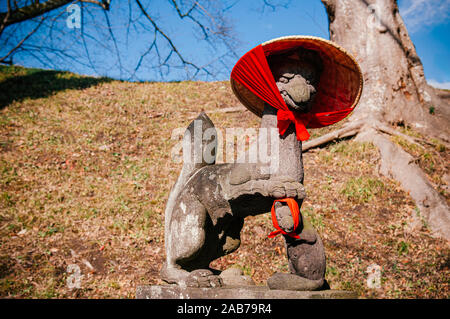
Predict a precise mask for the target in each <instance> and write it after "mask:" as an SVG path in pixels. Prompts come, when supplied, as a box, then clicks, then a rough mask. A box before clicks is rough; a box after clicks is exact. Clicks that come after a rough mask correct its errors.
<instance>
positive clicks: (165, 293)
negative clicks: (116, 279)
mask: <svg viewBox="0 0 450 319" xmlns="http://www.w3.org/2000/svg"><path fill="white" fill-rule="evenodd" d="M357 297H358V296H357V294H356V293H355V292H353V291H343V290H320V291H292V290H271V289H269V288H268V287H267V286H248V287H222V288H189V287H180V286H177V285H161V286H138V287H137V288H136V299H355V298H357Z"/></svg>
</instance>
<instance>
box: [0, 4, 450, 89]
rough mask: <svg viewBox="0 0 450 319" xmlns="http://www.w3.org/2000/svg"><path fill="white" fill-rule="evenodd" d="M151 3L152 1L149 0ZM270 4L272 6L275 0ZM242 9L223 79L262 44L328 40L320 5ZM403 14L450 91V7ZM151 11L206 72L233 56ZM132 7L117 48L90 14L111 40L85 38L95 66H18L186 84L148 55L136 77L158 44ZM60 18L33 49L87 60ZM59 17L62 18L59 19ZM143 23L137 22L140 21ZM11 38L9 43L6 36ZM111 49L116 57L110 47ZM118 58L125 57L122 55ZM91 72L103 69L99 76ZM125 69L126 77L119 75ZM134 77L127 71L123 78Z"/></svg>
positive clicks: (93, 31) (96, 16) (429, 72)
mask: <svg viewBox="0 0 450 319" xmlns="http://www.w3.org/2000/svg"><path fill="white" fill-rule="evenodd" d="M142 2H143V3H144V2H145V1H142ZM269 2H270V1H269ZM5 3H6V1H5V0H0V10H1V11H4V8H5ZM228 3H231V4H234V5H233V6H232V7H231V8H229V9H228V10H227V11H226V13H225V18H226V19H227V21H228V23H229V24H230V25H232V27H233V33H234V36H235V38H237V39H239V41H237V42H236V43H234V44H236V45H235V52H236V55H235V56H228V57H227V58H226V59H225V60H224V62H225V65H224V66H222V67H220V66H219V69H218V70H219V71H220V72H218V73H217V78H216V79H219V80H226V79H228V78H229V72H230V71H231V68H232V67H233V65H234V63H235V62H236V61H237V59H238V58H239V56H241V55H242V54H244V53H245V52H247V51H248V50H249V49H251V48H253V47H254V46H256V45H258V44H259V43H261V42H264V41H267V40H269V39H272V38H275V37H279V36H284V35H290V34H302V35H314V36H319V37H323V38H328V19H327V16H326V12H325V9H324V6H323V5H322V3H321V2H320V0H297V1H295V0H291V1H290V4H289V6H288V8H284V7H277V8H276V10H275V11H273V10H272V9H271V8H270V7H267V6H266V7H264V6H263V0H252V1H244V0H240V1H236V0H231V1H230V0H229V2H228ZM398 3H399V7H400V13H401V15H402V17H403V19H404V21H405V24H406V26H407V28H408V31H409V34H410V36H411V38H412V41H413V42H414V44H415V46H416V49H417V52H418V55H419V57H420V58H421V60H422V62H423V64H424V69H425V75H426V78H427V80H428V81H429V82H431V83H432V84H433V85H435V86H440V87H446V88H450V64H449V61H450V53H449V52H450V50H449V49H450V37H449V34H450V0H399V1H398ZM151 4H152V6H151V8H150V9H149V10H148V11H149V13H150V14H151V15H152V17H155V19H156V21H157V22H158V23H159V24H160V25H161V26H162V27H163V28H164V30H165V32H167V34H169V35H170V37H171V38H172V40H173V42H174V43H175V45H176V46H177V48H178V49H179V50H180V51H181V52H183V55H184V56H185V57H186V58H187V59H189V60H191V61H194V62H195V63H196V64H198V65H205V64H207V63H209V62H210V61H214V60H215V59H217V57H219V56H221V55H222V54H223V53H224V52H226V51H227V48H225V47H223V46H220V45H219V46H218V47H217V48H216V49H212V48H211V47H210V46H208V45H207V44H205V43H204V42H202V41H199V32H198V29H197V30H194V29H192V28H191V24H189V23H187V22H186V21H180V19H179V18H177V16H176V12H175V10H174V8H173V7H172V6H171V5H170V4H169V2H168V1H167V0H157V1H152V2H151ZM127 6H128V2H127V1H120V2H119V0H113V1H112V3H111V11H110V13H109V23H110V24H111V28H112V29H113V31H114V34H115V38H116V42H117V48H116V47H115V46H114V44H113V43H112V41H111V36H110V33H109V32H108V29H107V28H106V27H105V25H106V20H105V16H104V14H103V13H102V11H101V10H95V11H93V14H92V15H84V16H83V21H85V22H86V28H85V29H84V31H85V32H86V34H90V35H95V36H93V37H96V38H98V39H101V38H102V37H105V38H109V39H108V40H105V42H104V43H102V42H101V41H95V40H93V39H90V38H89V37H85V39H84V41H86V43H88V44H89V59H87V58H85V59H84V60H83V61H84V64H78V63H73V62H71V61H70V60H69V61H67V60H64V59H62V58H61V57H58V56H50V58H49V59H48V60H45V59H44V58H41V57H40V55H39V54H40V52H39V51H37V50H35V51H31V54H30V53H29V52H23V53H19V54H17V55H16V56H15V57H14V63H16V64H18V65H23V66H27V67H41V68H53V69H61V70H69V71H72V72H75V73H80V74H89V75H106V76H110V77H113V78H122V79H132V80H146V81H151V80H183V77H185V71H184V70H182V69H177V68H171V69H164V68H163V72H162V73H163V76H162V77H161V73H159V70H156V69H154V68H151V65H152V62H154V61H155V59H156V56H155V55H153V56H152V55H150V54H149V55H148V56H146V58H144V60H143V61H142V62H141V67H140V68H139V69H138V72H136V73H135V74H133V72H134V69H135V67H136V66H137V63H138V61H139V57H140V56H141V55H142V53H143V52H145V51H146V50H147V49H148V47H149V43H151V40H152V39H151V36H150V35H151V33H149V32H147V31H146V30H145V28H144V27H142V26H136V27H135V28H133V29H131V31H130V32H129V33H127V32H125V31H124V30H125V29H126V27H125V26H126V25H127V22H128V16H126V14H125V13H124V12H127V11H126V9H127ZM59 13H60V15H59V16H58V17H57V18H56V19H55V24H56V25H57V26H59V29H60V30H63V32H62V33H61V34H59V35H54V34H52V35H50V34H49V31H48V30H49V27H45V26H44V27H41V28H40V29H39V31H38V32H36V33H35V34H34V35H33V36H32V37H31V38H30V39H29V41H28V43H29V45H31V48H33V45H41V46H49V45H50V43H52V44H53V45H55V46H57V47H62V48H65V49H67V50H72V52H73V53H74V54H84V55H86V54H85V53H86V52H85V49H84V47H83V46H82V43H83V42H82V40H83V39H82V38H81V37H80V30H79V29H68V28H67V25H66V20H67V17H68V15H69V13H68V12H65V11H64V10H61V11H60V12H59ZM55 17H56V14H55ZM136 17H137V15H136ZM33 23H34V24H36V22H30V23H28V24H27V27H28V29H27V28H25V29H24V30H22V29H23V28H22V29H19V28H18V29H12V28H11V30H10V31H9V32H14V35H16V36H20V35H21V32H22V34H26V33H27V32H28V30H30V28H32V27H33ZM4 35H5V34H3V35H2V36H3V37H4ZM158 41H159V42H158V43H160V51H161V52H160V54H161V55H162V56H164V54H165V53H167V52H168V51H167V50H166V52H165V51H164V49H165V48H164V43H163V42H162V40H161V39H160V40H158ZM11 45H12V43H10V44H9V46H8V45H4V46H3V47H0V55H1V56H3V55H4V54H5V53H6V52H8V49H9V48H10V47H11ZM104 46H105V47H106V46H107V47H108V50H106V49H105V47H104ZM117 51H118V52H119V54H117ZM91 65H94V66H95V70H93V69H92V67H91ZM119 65H122V68H121V69H122V72H120V71H119V69H120V68H119V67H118V66H119ZM123 70H126V71H123ZM198 79H200V80H211V79H213V78H210V77H199V78H198Z"/></svg>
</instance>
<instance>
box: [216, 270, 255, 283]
mask: <svg viewBox="0 0 450 319" xmlns="http://www.w3.org/2000/svg"><path fill="white" fill-rule="evenodd" d="M219 277H220V278H221V279H222V282H223V284H224V285H225V286H233V287H243V286H244V287H245V286H254V285H255V282H254V281H253V279H252V278H251V277H250V276H246V275H244V272H243V271H242V269H239V268H236V267H231V268H228V269H226V270H224V271H222V272H221V274H220V275H219Z"/></svg>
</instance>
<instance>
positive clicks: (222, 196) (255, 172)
mask: <svg viewBox="0 0 450 319" xmlns="http://www.w3.org/2000/svg"><path fill="white" fill-rule="evenodd" d="M317 59H319V60H320V57H318V56H317V54H315V53H314V52H310V51H308V50H306V51H305V50H298V51H296V52H289V53H286V54H285V55H284V56H278V57H277V58H276V59H273V60H271V61H269V62H270V64H271V68H273V69H274V70H275V73H276V74H277V76H276V81H277V85H278V88H279V90H280V92H281V93H282V96H283V98H284V99H285V102H286V103H287V105H288V107H289V108H291V109H292V110H294V111H298V112H307V111H309V108H310V106H311V105H312V104H311V103H312V101H313V98H314V94H315V92H316V89H315V86H316V85H317V84H318V80H319V74H320V69H321V67H320V63H318V62H317ZM261 128H262V129H264V130H262V131H265V132H267V131H270V132H274V131H275V132H276V134H275V135H274V136H272V134H270V138H268V139H267V137H269V133H267V136H266V140H265V141H264V140H261V141H260V140H259V139H258V143H257V144H258V145H257V146H258V148H257V149H258V150H259V151H258V153H261V150H265V153H266V155H265V156H263V157H267V158H268V159H270V161H267V159H266V158H264V160H263V158H259V157H258V160H257V161H256V163H255V162H252V163H247V162H246V163H240V164H239V163H234V164H215V155H216V153H217V152H216V148H217V131H216V130H215V128H214V124H213V123H212V121H211V120H210V119H209V118H208V116H207V115H206V114H205V113H201V114H200V115H199V117H197V119H196V120H194V121H193V122H192V123H191V124H190V125H189V126H188V128H187V130H186V132H185V138H184V141H185V143H184V145H183V146H189V147H186V152H187V153H186V154H185V155H187V156H188V158H190V159H197V161H194V163H192V161H191V162H189V161H184V163H183V168H182V170H181V173H180V176H179V178H178V180H177V182H176V184H175V186H174V188H173V189H172V191H171V193H170V196H169V200H168V202H167V206H166V211H165V245H166V262H165V263H164V265H163V267H162V268H161V272H160V274H161V279H162V280H164V281H165V282H167V283H169V284H174V283H176V284H178V285H179V286H181V287H191V288H204V287H215V288H217V287H220V286H222V285H223V284H225V285H228V286H230V285H232V286H241V285H245V284H249V283H251V282H252V281H251V278H246V277H245V276H242V275H239V274H238V275H233V274H231V275H230V274H227V273H225V274H223V275H222V276H221V277H219V275H218V274H217V273H214V274H213V273H211V272H210V271H209V270H208V268H209V265H210V263H211V262H212V261H213V260H215V259H217V258H220V257H222V256H225V255H227V254H229V253H231V252H233V251H235V250H236V249H238V247H239V245H240V243H241V239H240V232H241V229H242V227H243V224H244V219H245V218H246V217H247V216H252V215H258V214H262V213H266V212H269V211H270V210H271V207H272V204H273V202H274V200H275V199H278V198H284V197H289V198H293V199H294V200H295V201H296V202H297V204H298V205H299V207H300V206H301V204H302V201H303V199H304V198H305V196H306V193H305V189H304V187H303V184H302V183H303V161H302V144H301V141H299V140H298V139H297V135H296V129H295V126H294V124H291V125H290V126H289V127H288V128H287V129H286V131H284V132H283V135H282V136H280V135H279V134H278V133H279V130H278V120H277V110H276V109H275V108H273V107H272V106H270V105H268V104H266V105H265V109H264V112H263V115H262V120H261ZM266 129H269V130H266ZM202 136H208V137H210V139H205V138H202ZM266 142H267V143H266ZM263 146H264V147H263ZM206 150H209V151H207V152H206V154H208V155H211V156H208V160H206V159H205V158H203V157H201V156H202V154H203V155H205V151H206ZM183 151H184V150H183ZM189 152H190V153H189ZM263 153H264V152H263ZM198 157H200V158H198ZM245 158H250V157H247V156H246V157H245ZM269 163H270V164H269ZM277 215H278V216H279V217H280V225H281V227H282V228H284V229H291V228H292V227H293V221H292V216H291V214H290V210H289V208H287V207H278V208H277ZM297 227H298V229H296V230H295V231H297V230H298V231H299V232H301V234H300V235H301V237H300V239H299V240H291V239H289V238H285V239H286V251H287V252H288V259H289V268H290V272H291V273H292V274H293V275H294V276H295V275H296V276H299V277H302V278H304V280H303V281H302V282H303V284H302V285H299V284H298V283H299V280H300V279H299V280H296V281H295V282H297V285H296V290H300V288H301V290H306V289H310V290H316V289H318V288H320V287H322V284H321V283H323V282H324V275H325V254H324V252H323V245H322V242H321V240H320V237H319V235H318V234H317V233H316V232H315V231H314V229H312V227H308V224H307V223H306V222H305V221H304V220H303V218H302V223H301V224H300V225H298V226H297ZM278 279H280V280H281V279H283V280H281V281H279V280H278ZM284 279H285V278H284V277H283V278H281V277H279V276H278V277H277V276H275V277H274V278H272V281H271V283H273V284H274V285H275V286H276V287H278V286H279V283H280V282H281V283H282V282H284ZM296 279H297V278H296ZM300 281H301V280H300ZM290 287H291V286H290ZM291 288H292V287H291Z"/></svg>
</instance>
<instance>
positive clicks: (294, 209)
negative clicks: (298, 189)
mask: <svg viewBox="0 0 450 319" xmlns="http://www.w3.org/2000/svg"><path fill="white" fill-rule="evenodd" d="M276 202H284V203H287V204H288V207H289V209H290V210H291V214H292V218H293V220H294V230H293V231H292V232H290V233H287V232H285V231H284V230H283V229H281V227H280V226H279V225H278V221H277V216H276V214H275V203H276ZM271 213H272V223H273V226H274V227H275V228H276V229H277V230H275V231H273V232H271V233H270V234H269V235H268V237H269V238H273V237H275V236H276V235H278V234H283V235H286V236H289V237H292V238H295V239H300V236H299V235H298V234H297V233H296V232H295V230H296V229H297V227H298V224H299V222H300V209H299V208H298V204H297V202H296V201H295V200H294V199H293V198H283V199H276V200H275V201H274V202H273V206H272V210H271Z"/></svg>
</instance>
